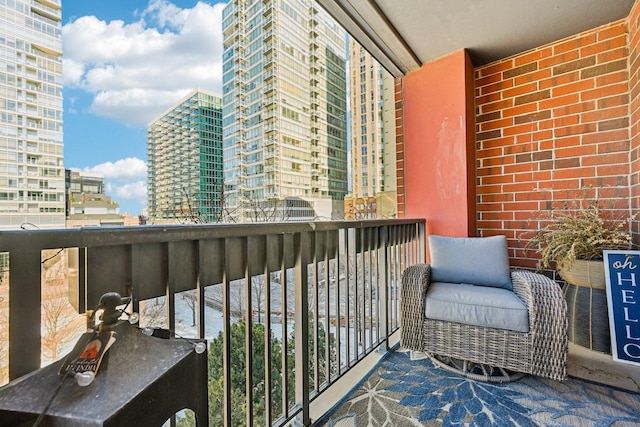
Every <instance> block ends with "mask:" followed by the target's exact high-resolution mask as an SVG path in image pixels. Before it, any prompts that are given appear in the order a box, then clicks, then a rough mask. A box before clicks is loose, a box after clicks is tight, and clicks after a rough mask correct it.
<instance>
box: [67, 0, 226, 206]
mask: <svg viewBox="0 0 640 427" xmlns="http://www.w3.org/2000/svg"><path fill="white" fill-rule="evenodd" d="M224 5H225V3H224V2H218V1H214V0H207V1H202V0H201V1H195V0H146V1H143V0H63V1H62V18H63V21H62V22H63V29H62V40H63V82H64V92H63V93H64V164H65V167H66V168H70V169H75V170H82V171H87V172H94V173H100V174H102V175H103V176H104V177H105V178H106V183H107V189H106V193H107V194H108V195H109V196H111V197H112V198H113V199H114V200H115V201H117V202H119V203H120V211H121V213H124V212H125V211H128V212H130V213H131V214H132V215H137V214H139V213H141V211H142V209H143V208H144V207H145V206H146V204H147V203H146V202H147V201H146V183H147V176H146V159H147V151H146V150H147V147H146V127H147V124H148V123H149V122H150V121H151V120H152V119H153V118H155V117H157V116H158V115H159V114H161V113H162V112H164V111H165V110H167V109H168V108H169V107H171V106H172V105H173V104H175V103H176V102H177V101H179V100H180V99H181V98H182V97H183V96H184V95H186V94H187V93H188V92H189V91H191V90H193V89H194V88H203V89H208V90H211V91H214V92H217V93H219V94H221V92H222V65H221V60H222V33H221V16H222V9H223V7H224Z"/></svg>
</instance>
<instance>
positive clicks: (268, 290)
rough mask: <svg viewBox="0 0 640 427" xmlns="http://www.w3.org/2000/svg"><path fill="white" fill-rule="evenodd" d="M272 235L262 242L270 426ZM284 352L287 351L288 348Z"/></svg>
mask: <svg viewBox="0 0 640 427" xmlns="http://www.w3.org/2000/svg"><path fill="white" fill-rule="evenodd" d="M271 238H272V236H271V235H268V236H265V237H264V239H263V240H262V242H263V249H264V254H265V258H264V265H263V266H262V267H263V272H264V273H263V274H264V286H265V287H264V410H265V420H266V422H265V424H266V425H267V426H270V425H271V423H272V413H271V412H272V411H273V409H272V403H271V397H272V396H273V386H272V384H271V381H272V380H273V379H272V377H271V364H272V360H271V359H272V350H271V346H272V344H273V343H272V340H271V273H270V272H269V260H270V259H271V257H270V256H269V254H270V251H269V247H270V246H269V240H270V239H271ZM283 351H286V347H285V348H284V350H283Z"/></svg>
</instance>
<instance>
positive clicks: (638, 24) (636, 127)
mask: <svg viewBox="0 0 640 427" xmlns="http://www.w3.org/2000/svg"><path fill="white" fill-rule="evenodd" d="M628 22H629V52H630V54H629V96H630V108H629V110H630V111H629V113H630V114H629V116H630V130H631V196H632V197H631V203H632V207H633V209H634V212H637V211H638V209H640V156H639V155H638V154H639V150H640V56H639V55H638V49H639V48H640V31H639V28H640V2H638V1H636V3H635V5H634V6H633V8H632V9H631V13H630V14H629V20H628ZM638 224H639V222H638V221H636V222H635V223H634V230H633V231H634V233H635V236H634V241H635V242H636V243H640V227H639V226H638Z"/></svg>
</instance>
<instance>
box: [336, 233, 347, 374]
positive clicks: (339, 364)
mask: <svg viewBox="0 0 640 427" xmlns="http://www.w3.org/2000/svg"><path fill="white" fill-rule="evenodd" d="M341 234H342V232H341V230H336V231H335V232H334V236H335V239H336V242H335V243H336V255H335V275H336V279H335V301H334V312H335V319H336V363H337V365H336V374H337V375H338V377H339V376H340V375H341V374H342V334H341V333H340V328H341V323H342V322H341V320H342V319H341V318H340V313H341V312H342V310H341V309H340V307H341V306H342V303H341V301H340V295H341V292H340V286H342V280H340V258H341V255H342V253H343V252H345V249H344V240H342V241H343V243H340V242H341V239H340V235H341ZM345 274H346V273H345Z"/></svg>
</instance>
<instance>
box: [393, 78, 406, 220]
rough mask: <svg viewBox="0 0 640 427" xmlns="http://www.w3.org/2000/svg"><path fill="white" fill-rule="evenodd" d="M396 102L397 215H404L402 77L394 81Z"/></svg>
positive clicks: (402, 216) (401, 216)
mask: <svg viewBox="0 0 640 427" xmlns="http://www.w3.org/2000/svg"><path fill="white" fill-rule="evenodd" d="M395 104H396V181H397V183H396V185H397V195H398V196H397V197H398V199H397V204H398V217H399V218H404V216H405V203H404V200H405V187H404V105H403V103H402V78H397V79H396V81H395Z"/></svg>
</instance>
